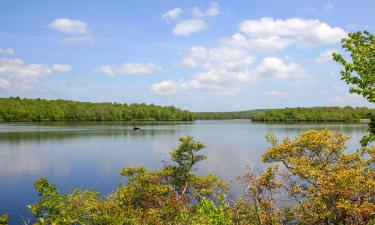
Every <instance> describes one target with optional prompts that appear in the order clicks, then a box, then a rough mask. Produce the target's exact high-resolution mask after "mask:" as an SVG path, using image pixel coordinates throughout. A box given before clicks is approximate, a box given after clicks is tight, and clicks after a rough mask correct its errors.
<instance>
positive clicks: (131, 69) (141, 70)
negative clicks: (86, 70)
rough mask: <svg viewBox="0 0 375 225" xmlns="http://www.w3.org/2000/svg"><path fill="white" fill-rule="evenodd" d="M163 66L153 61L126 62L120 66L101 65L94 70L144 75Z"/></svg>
mask: <svg viewBox="0 0 375 225" xmlns="http://www.w3.org/2000/svg"><path fill="white" fill-rule="evenodd" d="M161 69H162V68H161V67H160V66H159V65H156V64H153V63H124V64H122V65H120V66H100V67H98V68H95V69H94V71H95V72H98V73H104V74H107V75H109V76H116V75H119V74H125V75H142V74H150V73H155V72H158V71H160V70H161Z"/></svg>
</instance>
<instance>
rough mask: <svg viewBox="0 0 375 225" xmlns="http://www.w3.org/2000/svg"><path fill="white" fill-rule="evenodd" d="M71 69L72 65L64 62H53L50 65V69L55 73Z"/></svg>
mask: <svg viewBox="0 0 375 225" xmlns="http://www.w3.org/2000/svg"><path fill="white" fill-rule="evenodd" d="M71 70H72V67H71V66H70V65H66V64H54V65H53V66H52V71H53V72H56V73H65V72H69V71H71Z"/></svg>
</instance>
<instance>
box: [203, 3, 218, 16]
mask: <svg viewBox="0 0 375 225" xmlns="http://www.w3.org/2000/svg"><path fill="white" fill-rule="evenodd" d="M220 8H221V6H220V4H219V3H218V2H212V3H211V5H210V7H209V8H208V9H207V11H206V15H207V16H216V15H219V14H220Z"/></svg>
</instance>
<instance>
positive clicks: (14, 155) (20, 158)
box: [0, 150, 48, 180]
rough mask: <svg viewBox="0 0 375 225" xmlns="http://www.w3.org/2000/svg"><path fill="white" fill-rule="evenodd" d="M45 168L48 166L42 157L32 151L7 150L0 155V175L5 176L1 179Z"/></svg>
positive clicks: (36, 171) (38, 171) (37, 171)
mask: <svg viewBox="0 0 375 225" xmlns="http://www.w3.org/2000/svg"><path fill="white" fill-rule="evenodd" d="M2 153H4V152H2ZM4 156H5V157H4ZM46 168H48V166H47V164H46V162H43V159H41V158H40V157H39V156H38V155H35V153H34V152H32V151H27V150H24V151H22V150H21V151H18V150H16V151H9V150H7V151H5V154H4V155H3V154H2V155H1V157H0V176H1V177H2V178H6V179H2V180H7V179H10V178H12V177H14V178H17V177H20V176H22V175H25V174H33V173H40V171H42V170H44V169H46Z"/></svg>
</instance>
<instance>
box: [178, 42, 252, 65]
mask: <svg viewBox="0 0 375 225" xmlns="http://www.w3.org/2000/svg"><path fill="white" fill-rule="evenodd" d="M253 59H254V57H253V56H252V55H251V54H250V53H249V52H247V51H246V50H244V49H240V48H231V47H226V46H220V47H218V48H212V49H206V48H205V47H203V46H194V47H192V48H191V49H190V51H189V53H188V54H187V56H186V57H185V58H184V59H183V61H182V65H184V66H187V67H202V68H205V69H211V68H219V67H221V68H227V69H236V68H240V67H244V66H248V65H250V64H251V63H252V62H253Z"/></svg>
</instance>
